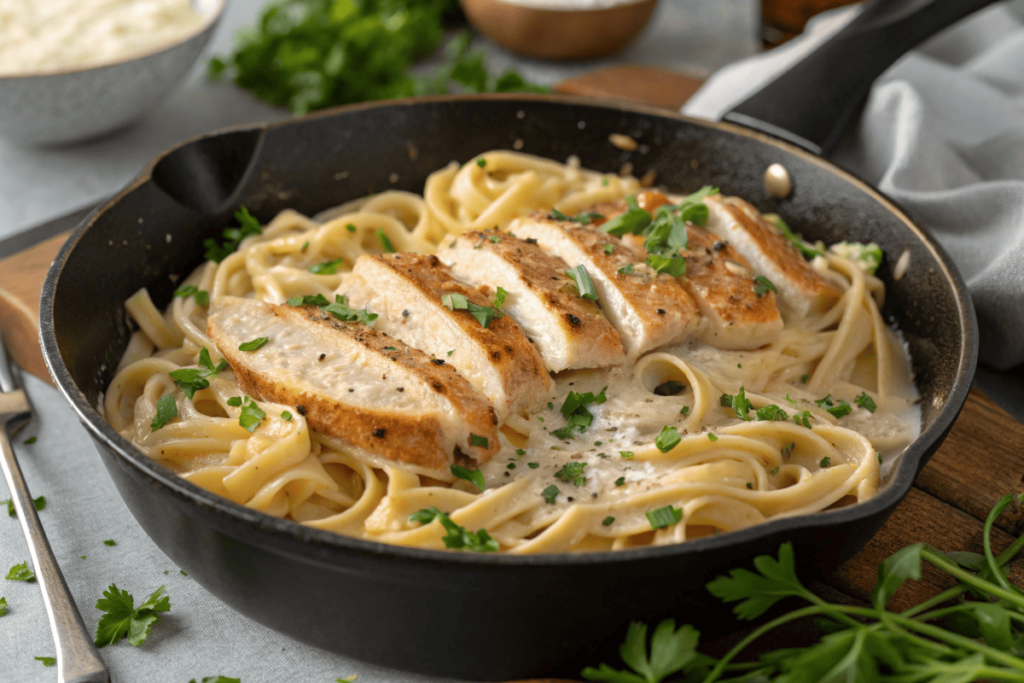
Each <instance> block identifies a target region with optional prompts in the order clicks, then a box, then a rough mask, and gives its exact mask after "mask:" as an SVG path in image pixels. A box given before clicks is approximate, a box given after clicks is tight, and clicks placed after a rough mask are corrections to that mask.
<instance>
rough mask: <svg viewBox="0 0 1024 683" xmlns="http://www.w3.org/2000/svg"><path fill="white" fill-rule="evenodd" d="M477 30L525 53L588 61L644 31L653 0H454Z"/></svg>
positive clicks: (609, 52) (610, 50)
mask: <svg viewBox="0 0 1024 683" xmlns="http://www.w3.org/2000/svg"><path fill="white" fill-rule="evenodd" d="M459 2H460V4H461V5H462V11H463V12H465V14H466V18H467V19H469V23H471V24H472V25H473V26H474V27H475V28H476V29H477V30H478V31H480V32H481V33H483V34H484V35H485V36H487V37H488V38H490V39H491V40H493V41H494V42H496V43H498V44H499V45H501V46H502V47H506V48H508V49H509V50H512V51H513V52H516V53H518V54H521V55H525V56H527V57H537V58H540V59H558V60H570V59H590V58H593V57H603V56H604V55H610V54H612V53H614V52H618V51H619V50H621V49H622V48H624V47H626V45H628V44H629V42H630V41H631V40H633V39H634V38H636V36H637V35H638V34H639V33H640V31H642V30H643V28H644V26H646V25H647V22H648V21H649V20H650V18H651V14H652V13H653V12H654V6H655V5H656V4H657V0H626V1H624V2H621V3H620V4H615V5H611V6H608V7H597V8H593V9H590V8H587V9H553V8H551V7H546V6H543V5H539V6H527V5H522V4H513V3H511V2H505V1H504V0H459Z"/></svg>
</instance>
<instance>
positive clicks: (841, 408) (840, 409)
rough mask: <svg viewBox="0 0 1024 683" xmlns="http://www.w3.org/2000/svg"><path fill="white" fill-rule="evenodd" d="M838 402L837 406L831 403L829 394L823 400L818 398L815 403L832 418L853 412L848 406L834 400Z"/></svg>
mask: <svg viewBox="0 0 1024 683" xmlns="http://www.w3.org/2000/svg"><path fill="white" fill-rule="evenodd" d="M836 400H837V401H839V403H838V404H835V403H833V402H832V394H829V395H828V396H826V397H825V398H819V399H818V400H816V401H815V403H816V404H818V407H819V408H824V409H825V410H826V411H828V412H829V413H831V414H832V416H833V417H843V416H845V415H849V414H850V413H852V412H853V408H851V407H850V404H849V403H847V402H846V401H844V400H842V399H836Z"/></svg>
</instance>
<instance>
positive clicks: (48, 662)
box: [32, 657, 57, 666]
mask: <svg viewBox="0 0 1024 683" xmlns="http://www.w3.org/2000/svg"><path fill="white" fill-rule="evenodd" d="M32 659H34V660H36V661H37V662H42V663H43V666H56V664H57V658H56V657H33V658H32Z"/></svg>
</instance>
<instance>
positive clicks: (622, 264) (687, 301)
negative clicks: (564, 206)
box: [509, 213, 700, 358]
mask: <svg viewBox="0 0 1024 683" xmlns="http://www.w3.org/2000/svg"><path fill="white" fill-rule="evenodd" d="M509 232H511V233H513V234H514V235H516V236H517V237H520V238H523V239H534V240H537V244H539V245H540V246H541V248H542V249H544V251H547V252H548V253H551V254H553V255H555V256H557V257H558V258H560V259H562V260H563V261H565V262H566V263H567V264H568V265H569V267H570V268H575V267H576V266H579V265H583V266H585V267H586V270H587V273H588V274H589V275H590V278H591V279H592V280H593V282H594V289H595V290H596V292H597V299H598V302H599V303H600V304H601V310H602V311H603V312H604V314H605V317H607V318H608V320H609V321H610V322H611V323H612V325H614V326H615V329H616V330H618V332H619V335H620V336H621V337H622V343H623V346H625V347H626V353H627V354H628V356H629V357H630V358H636V357H637V356H639V355H641V354H643V353H646V352H647V351H650V350H652V349H656V348H658V347H660V346H666V345H669V344H677V343H680V342H683V341H686V340H687V339H688V338H689V337H690V336H691V335H692V334H693V333H694V332H695V330H696V328H697V323H698V321H699V319H700V311H699V310H698V309H697V304H695V303H694V302H693V299H691V298H690V295H689V294H687V293H686V290H684V289H683V288H682V286H681V285H680V284H679V283H678V282H677V281H676V279H675V278H673V277H670V276H668V275H664V274H658V273H656V272H655V271H654V269H652V268H650V267H649V266H647V265H646V263H645V260H646V258H645V256H644V255H642V254H640V253H638V252H637V251H635V250H634V249H632V248H631V247H629V246H627V245H626V244H624V243H623V242H622V241H621V240H620V239H619V238H618V237H615V236H614V235H609V234H607V233H604V232H601V231H600V230H596V229H593V228H588V227H584V226H582V225H580V224H579V223H574V222H570V221H557V220H554V219H552V218H550V217H548V216H547V215H545V214H542V213H536V214H534V215H532V216H527V217H523V218H518V219H516V220H515V221H513V222H512V224H511V225H509ZM609 245H610V246H609Z"/></svg>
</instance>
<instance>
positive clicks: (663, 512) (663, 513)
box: [647, 505, 683, 529]
mask: <svg viewBox="0 0 1024 683" xmlns="http://www.w3.org/2000/svg"><path fill="white" fill-rule="evenodd" d="M682 519H683V511H682V510H681V509H679V508H677V507H672V506H671V505H666V506H665V507H663V508H658V509H657V510H648V511H647V521H648V522H650V523H651V528H652V529H664V528H665V527H669V526H673V525H675V524H678V523H679V522H680V521H682Z"/></svg>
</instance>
